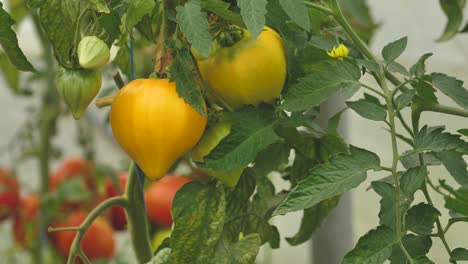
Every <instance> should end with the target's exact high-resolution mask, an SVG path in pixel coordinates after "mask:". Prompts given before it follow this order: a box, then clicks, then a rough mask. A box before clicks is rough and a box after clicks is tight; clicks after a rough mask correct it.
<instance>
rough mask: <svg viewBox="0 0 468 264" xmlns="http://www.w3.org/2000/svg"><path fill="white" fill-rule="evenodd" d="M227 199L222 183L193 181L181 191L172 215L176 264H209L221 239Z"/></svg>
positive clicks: (172, 244) (172, 237)
mask: <svg viewBox="0 0 468 264" xmlns="http://www.w3.org/2000/svg"><path fill="white" fill-rule="evenodd" d="M225 209H226V200H225V194H224V190H223V188H222V185H221V184H208V185H204V184H202V183H200V182H191V183H187V184H185V185H184V186H183V187H182V188H180V189H179V190H178V191H177V193H176V195H175V197H174V200H173V204H172V210H171V214H172V216H173V219H174V227H173V230H172V234H171V249H172V252H171V257H172V261H173V262H174V263H209V262H210V260H211V258H212V256H213V254H214V253H215V249H216V245H217V244H218V241H219V239H220V238H221V235H222V232H223V225H224V220H225Z"/></svg>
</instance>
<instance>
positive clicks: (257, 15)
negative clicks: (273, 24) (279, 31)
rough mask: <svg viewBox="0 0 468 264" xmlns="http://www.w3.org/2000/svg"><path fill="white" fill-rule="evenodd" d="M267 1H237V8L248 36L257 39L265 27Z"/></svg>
mask: <svg viewBox="0 0 468 264" xmlns="http://www.w3.org/2000/svg"><path fill="white" fill-rule="evenodd" d="M267 3H268V1H267V0H255V1H252V0H238V1H237V6H239V8H240V13H241V16H242V19H243V20H244V23H245V25H246V26H247V29H248V30H249V32H250V35H251V36H252V37H253V38H257V36H258V35H260V33H261V32H262V30H263V26H264V25H265V15H266V13H267V10H266V5H267Z"/></svg>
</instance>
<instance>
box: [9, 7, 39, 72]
mask: <svg viewBox="0 0 468 264" xmlns="http://www.w3.org/2000/svg"><path fill="white" fill-rule="evenodd" d="M14 24H15V21H14V20H13V18H11V16H10V15H9V14H8V13H7V12H6V11H5V10H4V9H3V4H2V3H0V45H1V46H2V48H3V51H4V52H5V54H6V55H7V57H8V59H9V60H10V62H11V63H12V64H13V65H14V66H15V67H16V68H17V69H18V70H20V71H30V72H34V71H36V70H35V69H34V67H33V66H32V65H31V63H30V62H29V61H28V59H26V56H24V53H23V51H22V50H21V48H20V47H19V46H18V39H17V38H16V33H15V31H13V29H12V28H11V27H12V26H13V25H14Z"/></svg>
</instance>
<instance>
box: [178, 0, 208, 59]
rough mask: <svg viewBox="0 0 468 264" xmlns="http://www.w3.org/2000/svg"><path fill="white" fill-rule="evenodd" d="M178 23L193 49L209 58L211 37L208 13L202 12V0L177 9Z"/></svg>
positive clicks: (192, 1)
mask: <svg viewBox="0 0 468 264" xmlns="http://www.w3.org/2000/svg"><path fill="white" fill-rule="evenodd" d="M177 22H178V25H179V28H180V30H181V31H182V32H183V33H184V34H185V36H186V37H187V39H188V40H189V42H190V43H191V44H192V47H193V48H194V49H195V50H197V51H198V52H200V54H201V55H203V56H205V57H208V56H209V55H210V52H211V35H210V32H209V25H208V20H207V19H206V13H204V12H202V10H201V7H200V0H190V1H188V2H187V3H185V5H184V6H178V7H177Z"/></svg>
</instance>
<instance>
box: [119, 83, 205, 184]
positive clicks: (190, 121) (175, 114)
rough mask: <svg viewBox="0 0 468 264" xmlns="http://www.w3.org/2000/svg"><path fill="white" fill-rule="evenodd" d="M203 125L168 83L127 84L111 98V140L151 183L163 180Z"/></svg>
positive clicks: (194, 140) (196, 138) (201, 117)
mask: <svg viewBox="0 0 468 264" xmlns="http://www.w3.org/2000/svg"><path fill="white" fill-rule="evenodd" d="M206 121H207V120H206V117H204V116H202V115H201V114H200V113H198V112H197V111H196V110H195V109H194V108H193V107H192V106H191V105H189V104H187V103H186V102H185V101H184V99H183V98H181V97H179V95H178V94H177V91H176V84H175V83H174V82H170V81H169V80H168V79H154V78H149V79H137V80H134V81H132V82H130V83H128V84H127V85H125V86H124V87H123V88H122V89H121V90H120V91H119V93H118V94H117V95H116V97H115V98H114V101H113V102H112V108H111V113H110V124H111V127H112V132H113V133H114V137H115V139H116V140H117V142H118V143H119V144H120V146H121V147H122V148H123V149H124V150H125V152H127V154H128V155H129V156H130V157H131V158H132V159H133V160H134V161H135V162H136V163H137V164H138V165H139V166H140V167H141V169H142V170H143V172H144V173H145V174H146V176H148V177H149V178H150V179H152V180H155V179H159V178H161V177H163V176H164V175H165V174H166V171H167V170H168V169H169V167H170V166H171V165H172V164H173V163H174V161H175V160H176V159H177V158H178V157H179V156H181V155H182V154H184V153H185V152H187V151H189V150H191V149H192V148H193V147H194V146H195V144H197V142H198V140H199V139H200V138H201V136H202V135H203V131H204V130H205V126H206Z"/></svg>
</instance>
